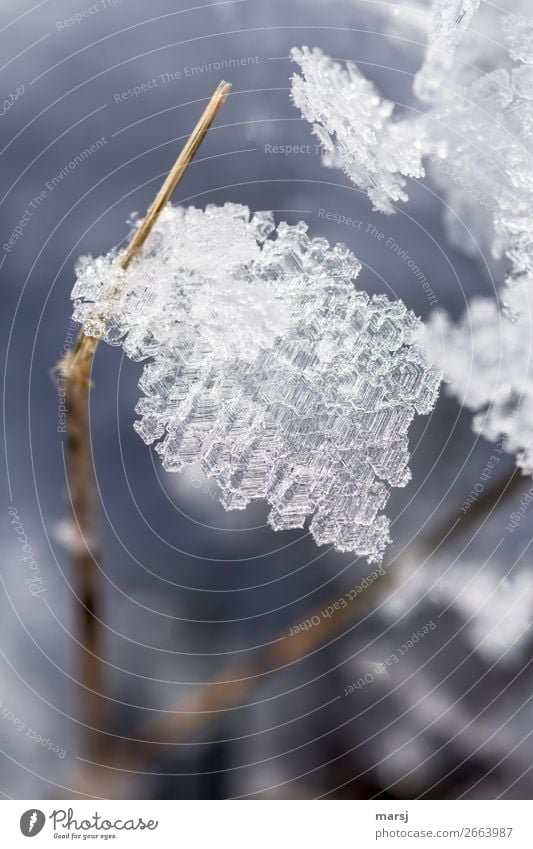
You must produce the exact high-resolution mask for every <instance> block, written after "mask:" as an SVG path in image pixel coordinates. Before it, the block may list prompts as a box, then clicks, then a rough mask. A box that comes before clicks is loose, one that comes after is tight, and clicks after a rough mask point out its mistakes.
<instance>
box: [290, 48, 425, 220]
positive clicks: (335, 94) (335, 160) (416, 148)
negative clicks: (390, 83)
mask: <svg viewBox="0 0 533 849" xmlns="http://www.w3.org/2000/svg"><path fill="white" fill-rule="evenodd" d="M291 57H292V59H293V60H294V61H295V62H296V63H297V64H298V65H299V66H300V67H301V69H302V72H303V76H300V75H299V74H294V76H293V78H292V99H293V101H294V104H295V106H297V107H298V109H300V111H301V112H302V115H303V116H304V118H306V119H307V120H308V121H309V122H310V123H311V124H312V125H313V131H314V133H315V135H316V136H317V138H318V139H319V141H320V142H321V144H322V146H323V149H324V153H325V162H326V164H327V165H332V166H335V167H339V168H342V169H343V170H344V171H345V173H346V174H347V175H348V177H349V178H350V179H351V180H352V181H353V182H354V183H355V184H356V185H357V186H360V187H361V188H362V189H364V191H366V192H367V193H368V196H369V198H370V200H371V201H372V202H373V204H374V206H375V208H376V209H379V210H380V211H381V212H385V213H391V212H393V211H394V207H393V202H395V201H400V200H402V201H405V200H407V194H406V192H405V179H404V178H405V177H422V176H423V174H424V170H423V167H422V151H423V145H422V142H421V140H420V137H419V136H420V132H421V128H420V127H419V126H418V123H417V122H415V121H399V120H395V119H394V118H393V116H392V113H393V109H394V106H393V104H392V103H390V102H389V101H387V100H383V99H382V98H381V97H380V96H379V94H378V92H377V91H376V88H375V87H374V85H373V84H372V83H371V82H370V81H369V80H367V79H366V78H365V77H364V76H363V75H362V74H361V73H360V71H359V70H358V69H357V67H356V66H355V65H354V64H353V63H352V62H348V63H346V67H345V68H344V67H342V65H340V64H339V63H338V62H334V61H333V60H332V59H330V58H329V57H328V56H325V55H324V54H323V53H322V51H321V50H318V49H314V50H309V48H307V47H303V48H302V49H301V50H299V49H297V48H294V49H293V50H292V52H291Z"/></svg>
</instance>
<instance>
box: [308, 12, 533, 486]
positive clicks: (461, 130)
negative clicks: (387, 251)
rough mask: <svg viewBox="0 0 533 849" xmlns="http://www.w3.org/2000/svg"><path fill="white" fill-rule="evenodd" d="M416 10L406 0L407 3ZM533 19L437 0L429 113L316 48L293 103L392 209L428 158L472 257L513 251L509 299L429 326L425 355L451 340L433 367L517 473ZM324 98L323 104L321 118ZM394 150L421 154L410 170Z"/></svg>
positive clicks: (458, 241) (523, 425) (532, 323)
mask: <svg viewBox="0 0 533 849" xmlns="http://www.w3.org/2000/svg"><path fill="white" fill-rule="evenodd" d="M356 5H357V2H356ZM408 5H409V3H408V0H405V2H398V4H397V7H398V9H403V7H404V6H405V7H407V6H408ZM391 18H392V16H391ZM531 18H532V16H531V5H530V2H529V0H510V2H509V3H506V4H505V8H502V7H499V6H498V5H494V4H489V3H480V2H479V0H433V3H432V4H431V14H430V18H429V24H428V23H427V20H424V21H422V26H423V27H425V30H426V34H427V47H426V52H425V58H424V61H423V63H422V67H421V69H420V71H419V72H418V74H417V76H416V77H415V83H414V93H415V94H416V95H417V96H418V97H419V99H421V100H423V101H424V102H425V103H426V111H425V112H423V113H421V114H420V115H418V116H416V117H402V118H401V119H398V120H395V118H394V114H393V105H392V103H390V102H387V101H385V100H383V99H382V98H381V97H380V96H379V94H378V93H377V92H376V90H375V89H374V87H373V86H372V84H371V83H369V82H368V81H366V80H365V78H364V77H363V76H362V74H361V73H360V72H359V71H358V69H357V68H356V67H355V66H353V65H350V66H348V67H347V69H346V70H344V68H343V67H342V66H340V65H338V64H336V63H333V62H331V60H329V59H328V58H327V57H324V56H323V55H322V54H321V53H320V52H319V51H309V50H307V49H306V48H304V49H303V50H302V51H298V50H293V54H292V55H293V58H294V59H295V60H296V61H297V62H298V63H299V64H300V65H301V67H302V70H303V77H301V76H299V75H296V76H295V77H294V78H293V99H294V102H295V104H296V105H297V106H298V107H299V108H300V109H301V111H302V114H303V116H304V117H305V118H307V120H309V121H310V122H311V123H313V124H314V125H315V124H316V122H317V121H318V123H319V127H320V133H321V134H322V135H323V136H324V137H325V138H326V139H327V138H328V137H329V138H332V139H333V140H334V143H332V144H333V155H331V156H330V157H329V159H328V160H327V161H326V164H329V165H331V166H334V167H342V168H343V170H344V171H345V172H346V173H347V174H348V176H349V177H350V178H351V180H352V181H353V182H354V183H355V184H356V185H357V186H360V187H361V188H362V189H364V190H365V191H366V192H367V193H368V195H369V197H370V199H371V200H372V202H373V203H374V205H375V206H376V207H377V208H378V209H381V210H382V211H384V212H392V211H394V208H393V206H392V203H391V201H395V200H406V199H407V198H406V194H405V191H404V189H403V186H404V177H406V176H410V177H420V176H423V173H424V172H423V165H422V164H424V165H426V167H427V169H428V173H429V176H430V178H431V181H432V182H433V184H434V185H436V186H437V188H438V190H439V192H440V194H441V196H442V197H443V199H444V201H445V203H444V204H443V207H444V218H445V224H446V229H447V232H448V236H449V238H450V241H451V243H452V244H453V245H454V246H455V247H457V248H459V249H461V250H463V251H465V252H467V253H469V254H471V255H473V256H479V253H480V251H482V252H483V251H488V252H490V253H492V254H493V256H494V257H495V258H496V259H500V258H503V257H505V258H506V259H507V261H508V263H509V267H508V271H507V274H506V276H505V282H504V286H503V287H502V293H501V307H500V304H499V303H498V302H497V301H491V300H490V299H487V300H484V301H480V300H479V299H478V300H476V301H474V302H473V303H472V305H471V307H470V309H469V311H467V313H465V316H464V318H463V319H462V320H461V321H460V323H459V324H458V325H457V326H455V327H454V326H453V324H452V323H451V322H450V321H449V320H448V319H446V318H445V317H444V316H443V315H441V316H440V317H439V318H438V319H435V320H434V321H433V322H432V323H431V326H430V329H429V336H428V337H427V339H428V340H429V341H428V343H427V352H428V356H430V357H435V353H434V352H435V350H438V349H439V346H444V348H445V349H446V350H445V352H444V353H442V356H441V357H440V358H439V357H436V359H435V362H438V363H439V364H441V365H443V367H444V371H445V377H447V379H448V380H449V384H450V389H451V391H452V392H453V393H454V394H456V395H457V397H458V398H460V400H461V401H462V402H463V403H464V404H465V405H466V406H468V407H469V408H470V409H472V410H474V411H475V412H476V413H477V415H476V417H475V419H474V428H475V429H476V430H477V431H478V432H480V433H481V434H483V435H484V436H485V437H486V438H487V439H489V440H496V439H498V438H499V437H501V436H504V437H505V444H506V446H507V448H508V450H509V451H511V452H513V453H516V454H517V463H518V465H519V467H520V468H522V469H523V471H524V472H527V473H529V474H533V461H532V457H531V439H530V436H529V434H530V433H531V425H532V424H533V416H532V410H533V365H532V360H531V356H530V349H531V338H532V335H533V320H532V319H533V312H532V310H531V308H530V306H529V301H530V300H531V281H532V280H533V22H532V19H531ZM356 101H357V103H355V102H356ZM314 103H318V104H319V110H318V111H317V112H316V114H314V115H313V112H312V104H314ZM354 104H355V105H354ZM339 126H340V127H341V128H342V132H344V134H345V135H346V138H347V141H346V142H345V143H344V144H343V145H342V147H341V146H340V145H339V144H338V143H337V141H336V139H337V136H338V134H339V130H338V128H339ZM314 129H315V132H316V131H317V130H316V126H315V127H314ZM376 139H378V140H379V141H377V144H378V146H379V152H378V153H376V152H375V146H376ZM413 140H414V141H415V142H417V143H418V144H417V145H416V146H415V144H414V143H413ZM397 151H400V153H401V154H403V152H404V151H409V152H410V155H414V154H415V153H416V160H415V161H411V163H410V166H411V167H408V166H407V164H406V161H405V159H402V156H401V155H400V156H398V155H397ZM354 162H355V163H356V165H357V167H353V163H354ZM376 187H377V188H376ZM528 299H529V300H528ZM502 312H503V313H504V314H503V315H502V314H501V313H502ZM483 321H484V322H485V325H484V326H483ZM459 352H461V356H460V355H459ZM465 358H468V359H465Z"/></svg>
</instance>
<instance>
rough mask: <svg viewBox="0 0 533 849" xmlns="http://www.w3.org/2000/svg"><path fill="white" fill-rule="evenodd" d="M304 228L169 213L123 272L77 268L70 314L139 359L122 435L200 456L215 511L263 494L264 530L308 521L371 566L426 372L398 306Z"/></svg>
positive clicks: (433, 381) (213, 211) (111, 260)
mask: <svg viewBox="0 0 533 849" xmlns="http://www.w3.org/2000/svg"><path fill="white" fill-rule="evenodd" d="M306 231H307V226H306V225H305V224H304V223H303V222H300V223H299V224H297V225H296V226H289V225H288V224H285V223H281V224H279V225H278V227H277V228H276V227H275V225H274V221H273V217H272V215H271V213H262V212H261V213H256V214H255V215H253V216H251V215H250V211H249V209H248V208H247V207H245V206H239V205H236V204H229V203H228V204H225V205H224V206H222V207H216V206H208V207H207V208H206V209H205V211H202V210H200V209H195V208H194V207H189V208H183V207H172V206H168V207H167V208H166V209H165V210H164V211H163V213H162V215H161V217H160V219H159V220H158V222H157V224H156V225H155V227H154V230H153V231H152V233H151V235H150V237H149V239H148V241H147V243H146V245H145V248H144V250H143V256H142V259H139V260H137V261H135V262H134V263H132V265H131V266H130V268H129V269H128V271H127V272H122V271H121V270H120V268H119V265H118V256H117V254H116V252H112V253H110V254H108V255H107V256H103V257H98V258H96V259H92V258H90V257H88V258H84V259H82V260H81V261H80V262H79V264H78V267H77V282H76V284H75V287H74V290H73V293H72V297H73V299H74V300H75V310H74V317H75V319H76V320H77V321H79V322H80V323H81V324H82V325H83V328H84V330H85V332H86V333H88V334H90V335H94V336H97V337H99V338H101V339H104V340H105V341H107V342H109V343H110V344H112V345H122V347H123V349H124V351H125V353H126V354H127V355H128V357H130V358H131V359H133V360H138V361H140V360H146V359H147V360H148V362H147V364H146V365H145V367H144V370H143V373H142V377H141V379H140V382H139V386H140V387H141V389H142V391H143V393H144V397H143V398H142V399H141V400H140V401H139V402H138V405H137V408H136V411H137V412H138V413H139V420H138V421H137V422H136V423H135V428H136V430H137V432H138V433H139V434H140V436H141V437H142V438H143V440H144V441H145V442H146V443H152V442H157V445H156V450H157V451H158V453H159V454H160V455H161V458H162V461H163V465H164V467H165V469H167V470H169V471H180V470H181V469H182V468H183V467H184V466H185V465H187V464H193V463H198V462H200V463H201V466H202V468H203V470H204V471H205V473H206V474H207V475H209V476H212V477H213V478H214V479H215V480H216V482H217V484H218V485H219V487H220V490H221V501H222V504H223V505H224V507H225V508H226V509H243V508H245V507H246V505H247V504H248V503H249V502H250V501H251V500H252V499H258V498H259V499H266V500H267V501H268V503H269V504H270V506H271V511H270V515H269V520H268V521H269V523H270V525H271V526H272V527H273V528H274V529H275V530H284V529H288V528H301V527H303V526H304V523H305V521H306V518H307V517H312V520H311V522H310V526H309V530H310V532H311V534H312V535H313V537H314V539H315V540H316V542H317V543H318V544H330V545H333V546H335V547H336V548H337V549H338V550H340V551H351V552H355V553H356V554H358V555H364V556H366V557H368V558H369V560H371V561H376V562H379V561H380V559H381V557H382V554H383V550H384V548H385V546H386V545H387V543H388V542H389V521H388V519H387V518H386V516H385V515H383V514H382V513H381V511H382V510H383V508H384V506H385V504H386V502H387V500H388V496H389V493H390V487H392V486H404V485H405V484H406V483H407V481H408V480H409V477H410V473H409V469H408V466H407V463H408V459H409V455H408V442H407V430H408V427H409V424H410V423H411V421H412V419H413V417H414V415H415V413H428V412H429V411H430V410H431V409H432V407H433V404H434V402H435V400H436V395H437V390H438V383H439V375H438V370H437V369H436V368H435V367H433V366H430V365H428V362H427V358H426V356H425V354H424V353H423V351H422V349H421V348H420V347H419V346H418V345H417V344H416V343H415V342H414V337H415V334H416V333H417V332H418V331H419V328H420V322H419V320H418V319H417V318H416V317H415V316H414V315H413V313H411V312H410V311H409V310H407V309H406V307H405V306H404V304H403V303H402V302H401V301H394V302H391V301H389V300H388V299H387V298H386V297H384V296H373V297H369V296H368V295H366V294H365V293H364V292H361V291H357V290H356V288H355V286H354V279H355V277H356V276H357V275H358V273H359V270H360V267H361V266H360V263H359V262H358V261H357V259H356V258H355V257H354V256H353V254H352V253H350V251H349V250H348V249H347V248H346V247H345V246H343V245H336V246H334V247H331V246H330V245H329V244H328V242H327V241H326V240H325V239H323V238H315V239H310V238H309V237H308V235H307V232H306ZM104 316H105V318H104Z"/></svg>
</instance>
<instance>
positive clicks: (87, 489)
mask: <svg viewBox="0 0 533 849" xmlns="http://www.w3.org/2000/svg"><path fill="white" fill-rule="evenodd" d="M230 88H231V86H230V84H229V83H225V82H221V83H220V85H219V86H218V88H217V89H216V91H215V92H214V94H213V96H212V97H211V99H210V101H209V103H208V104H207V106H206V108H205V110H204V112H203V113H202V116H201V117H200V120H199V121H198V123H197V124H196V127H195V128H194V130H193V132H192V134H191V136H190V137H189V139H188V141H187V143H186V144H185V147H184V148H183V150H182V151H181V153H180V155H179V156H178V158H177V160H176V162H175V164H174V165H173V167H172V169H171V171H170V173H169V174H168V177H167V178H166V180H165V182H164V183H163V186H162V187H161V189H160V191H159V193H158V194H157V196H156V198H155V200H154V202H153V203H152V205H151V206H150V208H149V210H148V212H147V214H146V217H145V218H144V220H143V222H142V224H141V225H140V227H139V228H138V230H137V231H136V232H135V234H134V236H133V238H132V240H131V242H130V243H129V245H128V247H127V248H126V250H125V252H124V254H123V256H122V258H121V261H120V263H121V266H122V268H123V269H124V270H125V269H127V268H128V266H129V265H130V263H131V261H132V260H133V259H134V257H135V256H137V254H138V253H139V251H140V250H141V248H142V247H143V245H144V243H145V241H146V239H147V237H148V235H149V233H150V231H151V230H152V227H153V226H154V224H155V222H156V221H157V218H158V216H159V214H160V213H161V211H162V209H163V208H164V206H165V205H166V204H167V203H168V201H169V200H170V198H171V195H172V193H173V191H174V189H175V188H176V186H177V185H178V183H179V181H180V180H181V178H182V177H183V175H184V174H185V171H186V170H187V168H188V166H189V165H190V163H191V162H192V160H193V158H194V156H195V155H196V153H197V151H198V148H199V147H200V145H201V143H202V141H203V140H204V138H205V136H206V134H207V132H208V130H209V127H210V126H211V124H212V123H213V120H214V118H215V116H216V114H217V112H218V111H219V109H220V107H221V106H222V105H223V103H224V102H225V100H226V98H227V96H228V94H229V91H230ZM97 345H98V339H95V338H93V337H90V336H86V335H85V333H83V331H82V332H80V333H79V334H78V337H77V339H76V342H75V345H74V347H73V349H72V351H70V352H69V353H68V354H67V356H66V357H64V359H63V360H62V361H61V362H60V363H58V366H57V368H56V373H57V374H58V376H59V378H60V379H62V380H64V381H65V398H66V407H67V452H68V469H67V474H68V485H69V494H70V499H71V503H72V513H73V517H74V534H75V541H74V551H75V555H74V560H75V562H74V573H75V577H76V583H77V594H78V597H79V600H80V607H79V611H80V644H81V646H82V651H81V655H80V682H81V685H82V687H83V697H82V700H83V703H82V709H81V721H82V722H84V723H85V726H86V731H87V733H86V746H85V748H86V753H93V754H94V753H96V752H98V750H99V747H98V740H99V739H104V738H103V737H101V736H100V734H99V730H100V729H102V730H105V726H106V723H105V716H104V714H105V702H104V699H103V698H102V694H103V693H104V689H105V688H104V682H103V670H102V664H101V662H100V658H101V656H102V645H101V635H100V629H99V627H98V623H99V620H100V616H101V598H100V591H99V581H98V554H97V551H96V548H95V547H96V540H97V539H98V536H99V535H98V533H97V525H96V515H95V514H96V485H95V480H94V475H93V466H92V457H91V447H90V434H89V390H90V386H91V367H92V361H93V357H94V353H95V351H96V348H97Z"/></svg>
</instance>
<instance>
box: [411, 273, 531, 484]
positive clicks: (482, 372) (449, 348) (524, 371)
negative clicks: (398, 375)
mask: <svg viewBox="0 0 533 849" xmlns="http://www.w3.org/2000/svg"><path fill="white" fill-rule="evenodd" d="M508 306H509V307H510V308H511V309H512V310H513V311H519V318H518V319H516V320H514V321H513V320H510V319H509V317H508V315H507V314H506V313H505V312H504V311H503V310H502V308H501V307H500V306H499V304H498V302H497V301H496V300H494V299H492V298H476V299H474V300H472V301H471V302H470V304H469V308H468V310H467V312H466V313H465V314H464V316H463V317H462V318H461V320H460V321H459V322H458V323H456V324H455V323H453V322H452V321H451V320H450V319H449V318H448V317H447V316H446V314H445V313H444V312H438V313H436V314H435V315H434V316H433V317H432V319H431V321H430V323H429V325H428V327H427V328H425V329H424V330H423V331H422V334H423V336H424V337H425V340H426V342H425V344H426V345H427V350H428V355H431V358H432V359H433V361H434V362H439V363H440V366H441V368H442V370H443V373H444V376H445V379H446V381H447V383H448V384H449V388H450V391H451V392H452V393H453V394H454V395H455V396H456V397H457V398H458V399H459V400H460V401H461V403H463V404H464V405H465V406H466V407H468V408H469V409H471V410H473V411H475V412H476V415H475V416H474V419H473V426H474V430H476V431H477V432H478V433H480V434H482V435H483V436H485V437H486V438H487V439H489V440H491V441H492V442H496V441H498V440H500V438H501V439H502V445H503V447H504V448H505V449H506V450H507V451H509V452H510V453H512V454H515V455H516V461H517V465H518V467H519V468H520V469H522V471H523V472H524V474H529V475H533V367H532V360H533V287H532V285H531V281H524V282H522V283H515V284H514V285H513V287H512V288H511V289H509V292H508ZM527 308H529V311H528V312H526V311H525V310H526V309H527ZM421 343H422V344H424V342H423V340H421Z"/></svg>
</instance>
